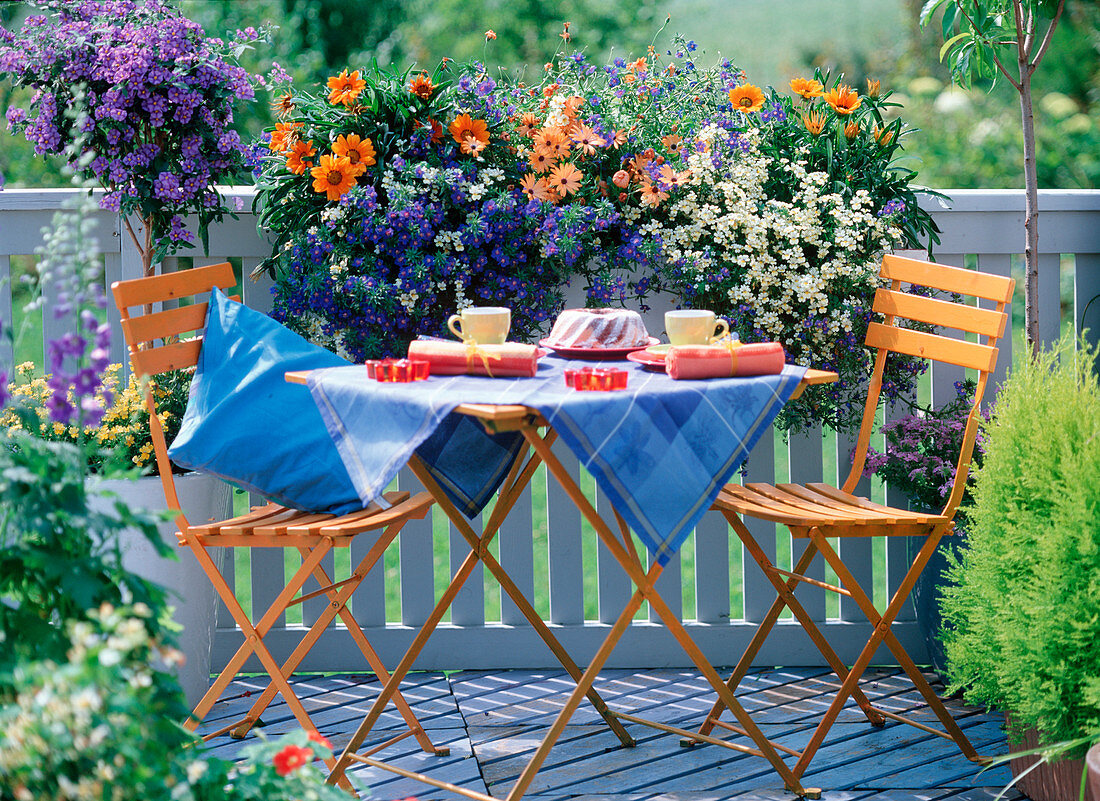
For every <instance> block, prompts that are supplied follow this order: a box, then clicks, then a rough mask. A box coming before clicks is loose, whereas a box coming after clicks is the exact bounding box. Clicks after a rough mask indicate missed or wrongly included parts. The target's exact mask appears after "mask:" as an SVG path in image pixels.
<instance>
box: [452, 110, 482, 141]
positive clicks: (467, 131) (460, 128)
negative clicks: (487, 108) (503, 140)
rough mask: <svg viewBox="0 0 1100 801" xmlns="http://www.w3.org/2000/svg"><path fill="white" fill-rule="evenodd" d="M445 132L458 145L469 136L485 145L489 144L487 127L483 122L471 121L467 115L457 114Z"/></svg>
mask: <svg viewBox="0 0 1100 801" xmlns="http://www.w3.org/2000/svg"><path fill="white" fill-rule="evenodd" d="M447 130H448V131H450V134H451V136H452V137H454V140H455V141H456V142H458V144H459V145H462V144H463V143H464V142H465V141H466V139H467V138H469V137H471V136H472V137H473V138H474V139H476V140H478V141H479V142H481V143H483V144H485V145H488V144H489V126H488V125H486V124H485V120H475V119H472V118H471V117H470V115H469V114H459V115H458V116H457V117H455V120H454V122H452V123H451V124H450V125H449V126H447Z"/></svg>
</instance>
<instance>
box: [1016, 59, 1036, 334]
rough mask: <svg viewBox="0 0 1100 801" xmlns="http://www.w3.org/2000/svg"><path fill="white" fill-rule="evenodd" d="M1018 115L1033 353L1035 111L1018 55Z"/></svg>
mask: <svg viewBox="0 0 1100 801" xmlns="http://www.w3.org/2000/svg"><path fill="white" fill-rule="evenodd" d="M1019 66H1020V114H1021V116H1022V118H1023V135H1024V333H1025V334H1026V336H1027V344H1028V345H1029V346H1030V347H1031V353H1032V355H1038V353H1039V349H1040V347H1041V343H1040V342H1039V179H1038V177H1037V175H1036V170H1035V114H1034V112H1033V110H1032V107H1031V72H1030V70H1029V69H1028V63H1027V56H1026V55H1021V57H1020V59H1019Z"/></svg>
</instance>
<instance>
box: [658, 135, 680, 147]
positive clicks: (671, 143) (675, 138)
mask: <svg viewBox="0 0 1100 801" xmlns="http://www.w3.org/2000/svg"><path fill="white" fill-rule="evenodd" d="M680 141H681V140H680V137H679V135H678V134H669V135H668V136H662V137H661V144H662V145H664V146H665V147H666V148H667V149H669V150H675V149H676V148H678V147H679V146H680Z"/></svg>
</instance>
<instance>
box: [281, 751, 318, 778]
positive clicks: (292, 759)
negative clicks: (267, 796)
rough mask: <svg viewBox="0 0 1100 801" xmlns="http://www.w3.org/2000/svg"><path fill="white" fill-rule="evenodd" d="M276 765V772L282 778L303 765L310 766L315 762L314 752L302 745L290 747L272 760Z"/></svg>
mask: <svg viewBox="0 0 1100 801" xmlns="http://www.w3.org/2000/svg"><path fill="white" fill-rule="evenodd" d="M271 761H272V762H273V763H274V764H275V772H276V773H278V774H279V775H280V776H286V775H287V774H288V773H292V772H293V771H295V770H297V769H298V768H300V767H302V765H308V764H309V763H310V762H312V761H313V752H312V751H311V750H310V749H308V748H303V747H302V746H300V745H288V746H287V747H286V748H284V749H283V750H282V751H280V752H279V753H277V754H276V755H275V756H274V757H273V758H272V760H271Z"/></svg>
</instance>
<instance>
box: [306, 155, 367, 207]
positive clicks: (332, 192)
mask: <svg viewBox="0 0 1100 801" xmlns="http://www.w3.org/2000/svg"><path fill="white" fill-rule="evenodd" d="M309 174H310V175H312V176H313V191H314V192H317V193H321V192H324V193H325V195H326V196H327V197H328V199H329V200H330V201H337V200H339V199H340V198H341V197H343V196H344V193H345V192H347V191H348V190H349V189H351V188H352V187H353V186H355V176H356V175H358V174H359V173H358V172H356V168H355V167H353V166H352V164H351V161H350V160H349V159H347V158H346V157H340V156H330V155H327V154H326V155H324V156H321V158H320V163H319V164H318V165H317V166H316V167H314V168H313V169H311V170H310V171H309Z"/></svg>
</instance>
